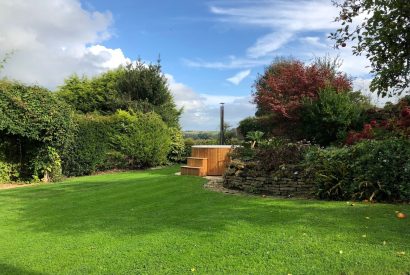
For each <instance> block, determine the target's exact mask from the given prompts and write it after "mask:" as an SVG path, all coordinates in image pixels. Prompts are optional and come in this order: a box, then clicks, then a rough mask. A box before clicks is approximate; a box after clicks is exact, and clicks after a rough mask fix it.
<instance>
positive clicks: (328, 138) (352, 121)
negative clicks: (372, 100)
mask: <svg viewBox="0 0 410 275" xmlns="http://www.w3.org/2000/svg"><path fill="white" fill-rule="evenodd" d="M355 96H356V95H355V94H352V93H336V92H335V91H333V90H331V89H324V90H322V91H321V92H320V93H319V98H318V99H317V100H315V101H312V100H305V102H304V104H303V107H302V116H301V122H302V124H301V125H302V128H303V131H304V135H305V136H304V137H305V138H306V139H308V140H311V141H314V142H315V143H318V144H320V145H325V146H327V145H329V144H330V143H332V142H334V141H336V140H337V139H338V138H339V139H340V138H344V137H345V136H346V134H347V130H349V128H350V127H352V126H358V125H359V124H360V123H361V122H362V121H361V119H362V118H361V115H362V113H363V112H364V109H363V108H362V106H363V105H362V104H360V103H359V102H357V100H356V99H355Z"/></svg>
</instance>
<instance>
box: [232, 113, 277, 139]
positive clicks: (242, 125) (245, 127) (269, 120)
mask: <svg viewBox="0 0 410 275" xmlns="http://www.w3.org/2000/svg"><path fill="white" fill-rule="evenodd" d="M274 126H275V121H274V118H273V116H257V117H247V118H245V119H243V120H241V121H240V122H239V126H238V130H239V133H240V134H241V135H242V136H243V137H246V135H247V134H248V132H255V131H260V132H264V133H266V134H267V136H269V134H270V132H271V131H272V129H273V128H274Z"/></svg>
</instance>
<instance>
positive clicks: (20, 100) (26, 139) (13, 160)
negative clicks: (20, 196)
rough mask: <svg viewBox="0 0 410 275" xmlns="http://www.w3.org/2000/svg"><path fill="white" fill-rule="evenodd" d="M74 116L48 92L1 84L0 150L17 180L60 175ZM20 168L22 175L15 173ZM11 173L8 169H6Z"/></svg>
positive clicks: (5, 82)
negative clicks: (58, 164) (57, 164)
mask: <svg viewBox="0 0 410 275" xmlns="http://www.w3.org/2000/svg"><path fill="white" fill-rule="evenodd" d="M72 118H73V112H72V110H71V109H70V108H69V106H68V105H67V104H65V103H64V102H62V101H61V100H59V99H58V98H56V97H55V95H54V94H52V93H51V92H50V91H48V90H47V89H44V88H41V87H38V86H27V85H24V84H21V83H18V82H14V81H7V80H2V81H0V145H1V146H0V148H3V149H2V153H1V155H3V160H1V161H2V162H3V166H4V165H5V164H4V163H7V164H8V165H7V167H14V168H13V171H12V172H10V173H12V174H13V175H16V174H17V173H18V180H28V179H32V178H33V177H34V178H39V179H42V178H46V179H50V178H49V177H50V175H51V174H54V175H57V174H60V173H59V172H58V171H52V170H55V169H57V170H59V169H61V166H59V167H57V166H56V165H55V164H56V163H54V162H53V161H52V160H54V159H59V154H61V153H62V152H63V151H64V150H65V149H66V147H67V145H68V144H69V142H70V140H71V139H72V133H73V129H74V123H73V119H72ZM16 167H18V170H19V171H14V169H15V168H16ZM7 169H9V168H7Z"/></svg>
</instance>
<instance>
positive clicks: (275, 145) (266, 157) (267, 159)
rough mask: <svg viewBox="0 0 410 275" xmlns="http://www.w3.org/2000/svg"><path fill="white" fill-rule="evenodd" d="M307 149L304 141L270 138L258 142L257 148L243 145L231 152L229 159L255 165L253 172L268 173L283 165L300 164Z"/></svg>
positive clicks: (307, 145) (307, 144)
mask: <svg viewBox="0 0 410 275" xmlns="http://www.w3.org/2000/svg"><path fill="white" fill-rule="evenodd" d="M309 148H310V144H309V143H307V142H304V141H299V142H290V141H289V140H286V139H281V138H271V139H269V140H266V141H262V142H260V143H259V146H258V147H252V146H251V145H248V144H246V143H244V144H243V146H240V147H236V148H235V149H234V150H233V152H232V153H231V158H232V159H234V160H240V161H244V162H252V163H256V165H255V167H254V169H255V170H258V171H264V172H265V173H269V172H273V171H277V170H279V169H280V168H281V167H282V166H283V165H296V164H300V163H301V162H302V161H303V160H304V156H305V153H306V152H307V150H308V149H309Z"/></svg>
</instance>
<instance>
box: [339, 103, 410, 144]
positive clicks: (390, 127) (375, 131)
mask: <svg viewBox="0 0 410 275" xmlns="http://www.w3.org/2000/svg"><path fill="white" fill-rule="evenodd" d="M408 99H410V96H409V97H408V98H406V97H405V98H403V99H402V100H400V101H399V102H398V103H397V104H395V105H393V104H390V105H387V106H386V107H385V108H384V109H383V110H379V112H377V111H376V112H373V113H372V114H370V115H368V117H367V118H368V119H369V118H370V119H371V120H370V122H368V123H365V124H364V125H363V129H362V130H361V131H359V132H358V131H350V132H349V134H348V135H347V138H346V140H345V143H346V144H349V145H352V144H354V143H356V142H358V141H360V140H364V139H388V138H392V137H393V138H394V137H405V138H406V137H407V138H409V137H410V102H409V100H408Z"/></svg>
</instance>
